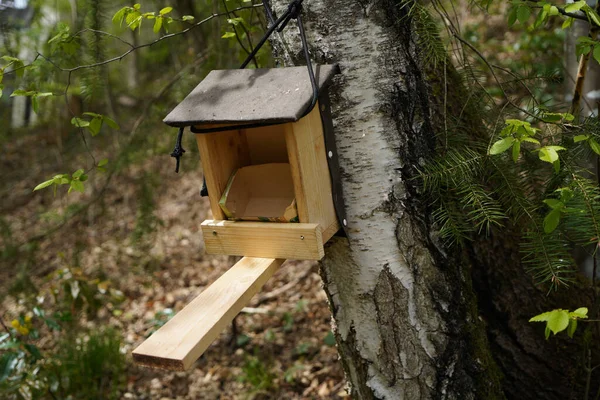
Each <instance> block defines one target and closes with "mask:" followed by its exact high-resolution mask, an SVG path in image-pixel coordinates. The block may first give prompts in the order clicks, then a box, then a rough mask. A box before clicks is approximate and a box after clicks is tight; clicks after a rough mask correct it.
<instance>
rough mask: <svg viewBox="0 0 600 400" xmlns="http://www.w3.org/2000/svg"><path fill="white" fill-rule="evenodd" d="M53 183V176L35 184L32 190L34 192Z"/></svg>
mask: <svg viewBox="0 0 600 400" xmlns="http://www.w3.org/2000/svg"><path fill="white" fill-rule="evenodd" d="M53 183H54V178H52V179H50V180H47V181H45V182H42V183H40V184H39V185H37V186H36V187H34V188H33V191H34V192H35V191H36V190H40V189H44V188H47V187H48V186H51V185H52V184H53Z"/></svg>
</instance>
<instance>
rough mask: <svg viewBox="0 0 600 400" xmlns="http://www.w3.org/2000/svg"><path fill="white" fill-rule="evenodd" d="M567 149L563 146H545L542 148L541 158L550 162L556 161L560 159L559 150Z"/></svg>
mask: <svg viewBox="0 0 600 400" xmlns="http://www.w3.org/2000/svg"><path fill="white" fill-rule="evenodd" d="M560 150H565V148H564V147H561V146H544V147H542V148H541V149H540V154H539V157H540V160H542V161H546V162H549V163H554V162H555V161H557V160H558V153H557V151H560Z"/></svg>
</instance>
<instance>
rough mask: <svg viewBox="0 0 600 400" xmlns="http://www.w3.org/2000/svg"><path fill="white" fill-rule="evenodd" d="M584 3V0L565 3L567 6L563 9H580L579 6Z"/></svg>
mask: <svg viewBox="0 0 600 400" xmlns="http://www.w3.org/2000/svg"><path fill="white" fill-rule="evenodd" d="M585 5H587V3H586V2H585V0H581V1H577V2H575V3H571V4H567V6H566V7H565V11H566V12H568V13H572V12H576V11H579V10H581V8H582V7H583V6H585Z"/></svg>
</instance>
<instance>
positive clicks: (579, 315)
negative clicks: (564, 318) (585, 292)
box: [570, 307, 588, 319]
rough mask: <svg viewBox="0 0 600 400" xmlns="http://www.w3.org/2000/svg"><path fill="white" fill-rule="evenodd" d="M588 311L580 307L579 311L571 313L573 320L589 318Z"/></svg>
mask: <svg viewBox="0 0 600 400" xmlns="http://www.w3.org/2000/svg"><path fill="white" fill-rule="evenodd" d="M587 314H588V309H587V307H580V308H578V309H577V310H575V311H573V312H572V313H570V316H571V317H572V318H584V319H585V318H587V317H588V315H587Z"/></svg>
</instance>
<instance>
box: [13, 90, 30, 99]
mask: <svg viewBox="0 0 600 400" xmlns="http://www.w3.org/2000/svg"><path fill="white" fill-rule="evenodd" d="M15 96H31V92H28V91H26V90H22V89H18V90H15V91H14V92H12V94H11V95H10V97H15Z"/></svg>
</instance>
